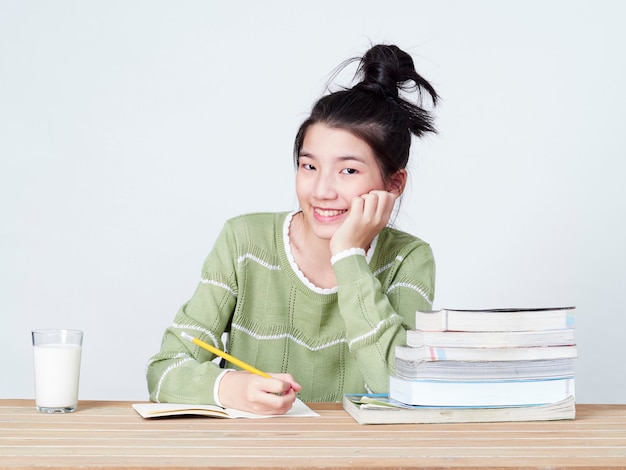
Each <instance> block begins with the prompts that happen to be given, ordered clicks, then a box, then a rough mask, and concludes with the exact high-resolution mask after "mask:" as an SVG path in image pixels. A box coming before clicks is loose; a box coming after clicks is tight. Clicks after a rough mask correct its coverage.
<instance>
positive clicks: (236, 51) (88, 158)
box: [0, 0, 626, 403]
mask: <svg viewBox="0 0 626 470" xmlns="http://www.w3.org/2000/svg"><path fill="white" fill-rule="evenodd" d="M625 13H626V4H625V3H624V2H621V1H619V0H615V1H613V2H610V1H591V0H590V1H573V0H561V1H533V0H524V1H507V2H501V1H498V0H493V1H486V0H485V1H450V0H447V1H446V0H444V1H435V0H433V1H406V2H402V1H390V0H387V1H386V2H381V1H380V0H367V1H366V0H350V1H342V2H337V1H327V0H323V1H315V2H289V1H265V2H256V1H248V2H241V1H240V2H218V1H200V0H197V1H193V0H187V1H169V2H166V1H155V0H146V1H126V0H120V1H109V0H107V1H84V2H81V1H69V0H57V1H54V2H49V1H44V0H41V1H33V0H0V191H1V195H2V197H1V198H0V315H1V319H2V328H1V329H0V370H1V371H2V376H1V378H0V397H3V398H11V397H18V398H31V397H33V396H34V391H33V383H32V382H33V379H32V354H31V349H30V330H31V329H33V328H46V327H71V328H80V329H84V330H85V344H84V355H83V369H82V377H81V395H80V396H81V398H82V399H128V400H140V399H145V398H147V392H146V388H145V381H144V366H145V363H146V360H147V359H148V357H149V356H150V355H152V354H153V353H154V352H156V351H157V350H158V348H159V344H160V339H161V334H162V332H163V330H164V328H165V327H166V326H167V325H168V324H169V322H170V321H171V319H172V318H173V316H174V314H175V312H176V310H177V308H178V307H179V306H180V305H181V304H182V303H183V302H184V301H185V300H186V299H187V298H188V297H189V296H190V295H191V293H192V292H193V290H194V288H195V285H196V282H197V280H198V275H199V269H200V265H201V263H202V261H203V259H204V257H205V255H206V254H207V253H208V251H209V250H210V248H211V246H212V244H213V241H214V239H215V236H216V235H217V232H218V230H219V229H220V228H221V225H222V223H223V221H224V220H225V219H226V218H228V217H231V216H233V215H237V214H239V213H243V212H250V211H257V210H269V211H275V210H289V209H294V208H296V199H295V195H294V191H293V176H294V173H293V168H292V163H291V146H292V141H293V137H294V134H295V131H296V129H297V127H298V125H299V124H300V122H301V120H302V119H303V118H304V117H305V115H306V113H307V112H308V110H309V109H310V106H311V104H312V103H313V102H314V100H315V99H316V98H318V97H319V96H320V94H321V93H322V92H323V89H324V85H325V82H326V80H327V78H328V74H329V73H330V72H331V71H332V70H333V68H334V67H335V66H336V65H338V64H339V63H340V62H341V61H342V60H344V59H345V58H347V57H350V56H353V55H357V54H359V53H361V52H363V51H364V50H365V49H367V47H368V46H369V44H370V42H372V43H376V42H388V43H397V44H398V45H400V46H401V47H402V48H404V49H406V50H408V51H410V52H411V53H412V54H413V55H414V58H415V60H416V63H417V67H418V69H419V70H420V71H421V72H422V73H423V75H424V76H426V77H427V78H428V79H429V80H431V81H432V83H433V84H434V85H435V86H436V88H437V90H438V91H439V92H440V94H441V95H442V97H443V102H442V105H441V107H440V109H439V111H438V116H439V118H438V125H439V129H440V133H439V135H437V136H433V137H429V138H428V139H426V140H424V141H421V142H417V143H416V144H415V146H414V153H415V155H414V161H413V164H412V167H411V171H412V183H411V187H410V190H409V191H408V193H407V194H406V197H405V199H404V201H403V204H402V208H401V211H402V215H401V217H400V218H399V220H398V225H399V226H400V227H401V228H404V229H406V230H409V231H411V232H414V233H416V234H418V235H419V236H421V237H422V238H424V239H426V240H428V241H429V242H430V243H431V244H432V246H433V249H434V251H435V255H436V259H437V262H438V292H437V299H436V304H435V305H436V306H437V307H444V306H446V307H511V306H529V307H530V306H546V305H549V306H556V305H570V304H571V305H576V306H577V307H578V318H577V326H578V329H577V341H578V344H579V347H580V358H579V359H578V360H577V372H576V374H577V394H578V401H579V402H581V403H584V402H587V403H588V402H597V403H610V402H619V403H626V395H625V394H624V393H623V391H622V390H624V388H626V374H625V373H624V372H623V367H621V363H622V362H623V359H624V358H625V354H624V352H623V348H622V340H623V331H624V330H625V327H626V320H625V315H624V312H623V309H622V307H621V305H622V303H623V302H622V297H621V294H622V291H623V290H624V288H625V287H626V283H625V281H626V268H625V265H626V254H625V253H626V250H625V249H624V247H623V246H621V244H623V239H624V238H625V237H626V227H625V222H624V219H625V217H624V212H625V210H626V207H625V205H626V204H625V201H626V190H625V189H624V184H623V182H622V180H623V179H624V175H625V174H626V171H625V170H626V165H625V163H624V156H625V152H624V149H625V147H626V145H625V140H626V138H625V137H624V136H625V135H626V133H625V132H624V130H623V127H624V125H625V124H626V119H625V116H624V109H626V92H625V90H624V83H626V65H625V59H624V50H623V49H624V44H625V43H626V33H625V32H624V29H623V28H622V25H621V22H622V19H623V18H624V15H625ZM620 242H621V243H620Z"/></svg>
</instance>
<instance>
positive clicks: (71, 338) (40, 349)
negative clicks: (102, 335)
mask: <svg viewBox="0 0 626 470" xmlns="http://www.w3.org/2000/svg"><path fill="white" fill-rule="evenodd" d="M32 336H33V359H34V365H35V405H36V407H37V410H38V411H41V412H43V413H71V412H72V411H74V410H76V407H77V406H78V379H79V376H80V357H81V353H82V349H83V332H82V331H79V330H33V331H32Z"/></svg>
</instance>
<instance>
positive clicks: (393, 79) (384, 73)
mask: <svg viewBox="0 0 626 470" xmlns="http://www.w3.org/2000/svg"><path fill="white" fill-rule="evenodd" d="M357 74H358V75H360V76H361V77H362V80H361V82H360V83H359V84H358V85H357V86H356V88H360V89H365V90H369V91H371V92H374V93H381V94H384V95H387V96H392V97H398V96H399V91H400V90H405V91H412V90H415V89H417V90H418V92H419V94H420V99H421V97H422V94H423V91H426V92H427V93H428V94H429V95H430V97H431V99H432V101H433V104H436V103H437V99H438V98H439V97H438V95H437V93H436V92H435V90H434V88H433V87H432V86H431V85H430V83H428V82H427V81H426V80H425V79H424V78H422V77H421V76H420V75H419V74H418V73H417V72H416V71H415V64H414V63H413V59H412V58H411V56H410V55H409V54H407V53H406V52H404V51H403V50H402V49H400V48H399V47H397V46H394V45H384V44H379V45H376V46H373V47H372V48H370V49H369V50H368V51H367V52H366V53H365V55H364V56H363V57H362V58H361V60H360V64H359V68H358V70H357Z"/></svg>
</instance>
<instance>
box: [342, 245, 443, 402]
mask: <svg viewBox="0 0 626 470" xmlns="http://www.w3.org/2000/svg"><path fill="white" fill-rule="evenodd" d="M333 266H334V270H335V273H336V276H337V281H338V285H339V290H338V300H339V309H340V311H341V315H342V317H343V319H344V321H345V325H346V338H347V341H348V348H349V350H350V353H351V354H352V355H353V357H354V358H355V359H356V362H357V364H358V367H359V368H360V370H361V373H362V375H363V377H364V379H365V383H366V386H367V387H368V388H369V389H370V390H371V391H372V392H374V393H386V392H387V391H388V389H389V375H391V374H393V373H394V371H395V346H396V345H401V344H405V343H406V330H407V329H409V328H414V327H415V311H416V310H418V309H430V308H432V302H433V296H434V281H435V264H434V259H433V255H432V251H431V249H430V246H429V245H427V244H426V243H423V242H420V243H416V244H414V246H413V247H411V249H410V250H409V251H408V253H403V254H402V255H399V256H397V257H396V259H395V260H394V261H393V262H392V263H391V264H390V265H389V266H386V269H389V270H390V273H389V275H388V276H387V277H386V279H385V281H384V285H382V284H381V282H380V281H379V279H378V278H377V277H376V276H375V275H374V274H373V273H372V271H371V270H370V267H369V266H368V264H367V261H366V258H365V256H363V255H362V254H360V253H355V254H352V255H350V256H346V257H343V258H340V259H338V260H337V261H335V264H334V265H333Z"/></svg>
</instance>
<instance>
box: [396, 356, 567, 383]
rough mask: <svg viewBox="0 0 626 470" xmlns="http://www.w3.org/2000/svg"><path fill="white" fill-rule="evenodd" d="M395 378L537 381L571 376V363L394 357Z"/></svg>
mask: <svg viewBox="0 0 626 470" xmlns="http://www.w3.org/2000/svg"><path fill="white" fill-rule="evenodd" d="M396 375H398V376H399V377H403V378H407V379H422V380H455V381H472V380H538V379H551V378H565V377H572V376H573V375H574V359H568V358H564V359H563V358H561V359H547V360H537V361H482V362H479V361H473V362H470V361H450V360H448V361H405V360H404V359H400V358H398V357H396Z"/></svg>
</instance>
